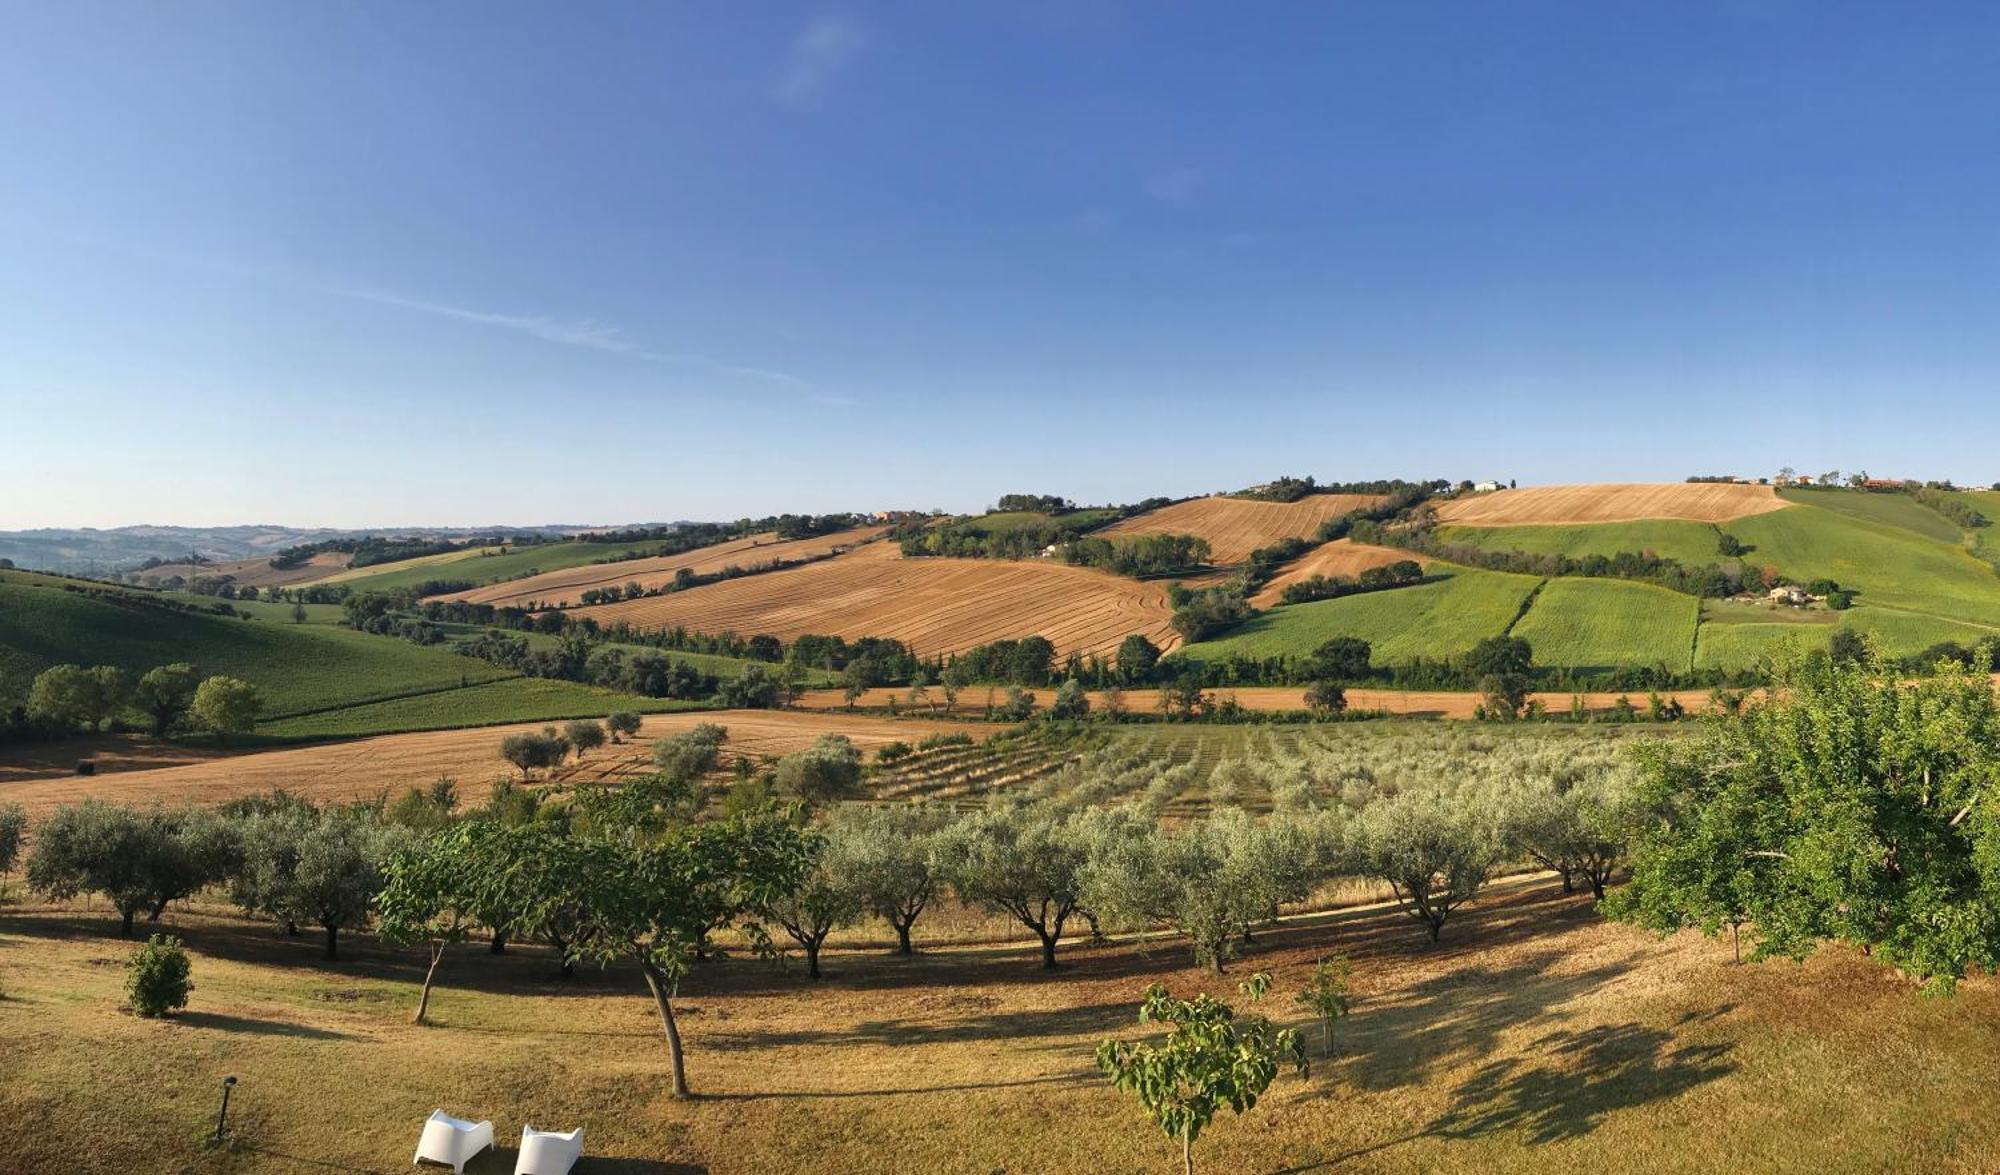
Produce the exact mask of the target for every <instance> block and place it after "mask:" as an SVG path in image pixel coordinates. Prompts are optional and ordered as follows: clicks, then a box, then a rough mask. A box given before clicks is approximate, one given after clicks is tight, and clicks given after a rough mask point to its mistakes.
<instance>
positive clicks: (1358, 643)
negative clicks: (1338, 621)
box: [1306, 636, 1375, 681]
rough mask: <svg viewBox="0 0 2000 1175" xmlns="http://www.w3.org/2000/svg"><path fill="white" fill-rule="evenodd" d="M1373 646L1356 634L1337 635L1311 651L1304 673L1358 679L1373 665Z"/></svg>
mask: <svg viewBox="0 0 2000 1175" xmlns="http://www.w3.org/2000/svg"><path fill="white" fill-rule="evenodd" d="M1374 656H1375V650H1374V648H1373V647H1372V646H1370V645H1369V643H1368V642H1367V641H1365V640H1362V639H1361V638H1360V637H1356V636H1338V637H1335V638H1333V639H1332V640H1330V641H1327V642H1325V643H1324V644H1322V645H1320V646H1319V647H1318V648H1316V649H1314V650H1313V651H1312V656H1311V657H1310V658H1308V659H1307V661H1306V675H1307V676H1308V677H1309V678H1311V679H1312V680H1314V681H1361V680H1364V679H1366V678H1367V676H1368V674H1369V672H1370V671H1371V669H1372V668H1373V666H1372V664H1371V663H1372V661H1373V659H1374Z"/></svg>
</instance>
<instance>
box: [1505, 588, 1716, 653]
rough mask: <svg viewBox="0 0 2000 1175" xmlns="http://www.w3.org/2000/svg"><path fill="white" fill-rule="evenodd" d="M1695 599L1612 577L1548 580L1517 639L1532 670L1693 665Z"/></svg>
mask: <svg viewBox="0 0 2000 1175" xmlns="http://www.w3.org/2000/svg"><path fill="white" fill-rule="evenodd" d="M1699 612H1700V604H1699V601H1697V600H1696V599H1695V598H1694V597H1693V596H1688V595H1683V594H1681V593H1679V592H1672V591H1668V590H1667V589H1665V588H1660V587H1654V586H1652V585H1651V584H1644V583H1632V582H1628V581H1626V580H1617V579H1552V580H1550V581H1549V582H1548V583H1546V584H1544V585H1543V586H1542V590H1541V591H1540V592H1539V593H1537V594H1536V596H1535V602H1534V604H1533V605H1532V606H1531V607H1530V608H1529V609H1528V612H1527V615H1525V616H1523V617H1521V620H1520V622H1519V623H1517V624H1516V625H1514V629H1513V634H1512V635H1514V636H1517V637H1520V638H1522V639H1523V640H1525V641H1527V642H1528V644H1529V645H1531V646H1533V648H1534V650H1535V663H1536V664H1537V665H1547V666H1561V667H1564V668H1570V669H1584V670H1595V669H1613V668H1617V667H1619V666H1622V665H1665V666H1666V667H1667V668H1669V669H1672V670H1674V671H1675V672H1686V671H1687V670H1688V669H1689V668H1690V667H1691V666H1692V664H1693V661H1694V636H1695V622H1696V618H1697V616H1698V615H1699Z"/></svg>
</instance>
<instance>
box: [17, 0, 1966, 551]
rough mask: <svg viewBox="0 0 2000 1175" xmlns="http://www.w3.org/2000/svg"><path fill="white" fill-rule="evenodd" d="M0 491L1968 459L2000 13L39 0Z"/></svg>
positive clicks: (706, 505) (706, 498) (728, 499)
mask: <svg viewBox="0 0 2000 1175" xmlns="http://www.w3.org/2000/svg"><path fill="white" fill-rule="evenodd" d="M0 110H4V111H5V115H4V117H0V422H4V423H0V445H4V451H0V527H25V526H37V525H118V524H124V523H137V522H156V523H183V524H190V525H201V524H220V523H233V522H250V521H263V522H285V523H294V524H330V525H351V526H387V525H395V524H417V523H434V524H468V525H470V524H479V523H496V522H512V523H533V522H546V521H575V522H584V521H593V522H611V521H628V520H653V519H666V518H680V517H704V518H705V517H734V516H738V515H743V514H756V513H764V512H768V511H773V510H782V509H814V510H829V509H842V508H880V507H892V506H906V507H930V506H943V507H948V508H958V509H969V508H976V507H978V506H980V505H982V504H984V503H987V502H989V501H991V500H992V499H993V498H994V497H995V496H996V495H998V494H1000V493H1002V492H1007V491H1014V490H1020V491H1034V492H1055V493H1062V494H1066V495H1069V496H1072V497H1075V498H1078V499H1083V500H1091V501H1101V500H1120V501H1122V500H1132V499H1136V498H1139V497H1143V496H1148V495H1152V494H1182V493H1196V492H1203V491H1207V490H1213V489H1225V488H1234V487H1237V486H1241V485H1244V484H1248V483H1250V482H1254V481H1258V480H1262V479H1263V478H1265V477H1268V476H1271V475H1274V474H1277V473H1281V472H1291V473H1308V472H1310V473H1313V474H1315V475H1318V476H1319V477H1321V478H1323V479H1326V478H1333V479H1350V478H1365V477H1377V476H1389V475H1407V476H1412V477H1415V476H1432V475H1438V476H1449V477H1453V478H1457V477H1487V476H1492V477H1502V478H1507V477H1512V478H1518V479H1520V480H1521V481H1523V482H1524V483H1525V482H1553V481H1568V480H1583V479H1593V480H1594V479H1634V480H1636V479H1650V478H1662V479H1677V478H1679V477H1682V476H1685V475H1686V474H1689V473H1694V472H1703V471H1736V472H1743V473H1766V472H1769V471H1771V470H1772V469H1775V468H1776V467H1777V466H1779V465H1783V464H1790V465H1796V466H1799V467H1800V468H1806V469H1812V470H1814V471H1817V470H1820V469H1824V468H1833V467H1838V468H1841V469H1847V470H1854V469H1862V468H1866V469H1868V470H1870V471H1872V472H1874V473H1876V474H1894V475H1918V476H1952V477H1957V478H1959V479H1962V480H1978V481H1980V482H1987V481H1992V480H1994V479H1995V478H2000V409H1996V403H2000V331H1996V330H1995V329H1994V324H1995V323H1996V321H2000V211H1996V210H2000V115H1996V111H2000V9H1995V8H1993V7H1992V6H1989V5H1964V6H1953V5H1942V4H1940V5H1927V6H1923V7H1921V8H1906V7H1902V6H1891V5H1879V4H1852V5H1848V4H1806V3H1797V4H1793V3H1755V2H1747V3H1730V4H1713V5H1710V4H1698V3H1685V4H1671V5H1650V6H1638V5H1607V4H1602V3H1588V2H1579V3H1572V4H1537V3H1521V4H1504V5H1503V4H1473V3H1464V4H1422V5H1418V4H1378V3H1366V4H1362V3H1356V4H1287V5H1255V6H1247V7H1246V6H1243V5H1225V4H1213V5H1191V4H1172V3H1146V4H1141V3H1131V4H1120V3H1109V2H1106V3H1055V2H1034V0H1030V2H1028V3H1023V4H1015V5H994V6H976V5H970V4H965V5H959V4H942V5H941V4H922V3H907V4H865V3H858V4H849V5H841V6H831V7H829V6H823V5H817V4H813V5H797V6H795V5H789V4H780V3H769V4H755V5H703V6H695V5H668V4H651V3H648V4H633V5H629V6H627V5H601V4H600V5H554V4H525V3H480V4H472V3H463V4H423V5H413V4H402V3H373V4H371V3H342V4H337V5H336V4H323V5H308V4H304V3H298V4H290V3H287V4H265V3H250V2H243V3H228V4H214V3H189V4H176V5H149V4H138V3H133V4H117V5H111V4H98V3H89V2H75V3H65V4H42V5H19V6H15V7H13V8H11V9H10V10H9V13H8V17H7V28H6V35H5V36H4V37H0Z"/></svg>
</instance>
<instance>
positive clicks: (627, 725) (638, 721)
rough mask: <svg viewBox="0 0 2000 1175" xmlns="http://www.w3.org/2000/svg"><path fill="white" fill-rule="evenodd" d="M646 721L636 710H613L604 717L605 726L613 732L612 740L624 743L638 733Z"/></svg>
mask: <svg viewBox="0 0 2000 1175" xmlns="http://www.w3.org/2000/svg"><path fill="white" fill-rule="evenodd" d="M644 721H645V720H644V719H642V718H640V717H639V715H638V713H637V712H636V711H632V710H613V711H612V712H611V713H610V714H609V715H608V716H607V717H606V718H605V719H604V728H605V729H606V730H608V731H610V732H611V741H612V742H614V743H622V742H624V741H625V740H626V739H628V738H631V737H632V736H633V735H636V734H638V733H639V727H640V726H641V725H642V724H643V723H644Z"/></svg>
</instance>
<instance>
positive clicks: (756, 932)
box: [515, 813, 811, 1098]
mask: <svg viewBox="0 0 2000 1175" xmlns="http://www.w3.org/2000/svg"><path fill="white" fill-rule="evenodd" d="M515 835H520V834H519V833H517V834H515ZM535 847H536V850H537V851H538V852H539V853H540V854H541V857H540V860H541V866H540V869H539V871H538V873H537V881H538V887H537V889H536V891H535V892H533V893H532V894H528V895H525V896H527V897H528V898H529V900H528V901H527V902H526V903H525V904H524V908H523V909H522V910H520V911H519V912H518V913H517V915H516V918H517V925H518V926H520V927H522V928H524V929H532V928H539V927H542V926H545V925H547V924H548V923H549V922H550V920H551V919H552V917H554V916H555V915H556V914H557V913H558V912H560V914H561V916H563V917H567V918H572V919H574V920H575V925H576V927H577V928H578V932H577V933H576V936H575V937H574V938H572V939H571V941H570V943H569V953H570V955H571V956H572V957H575V958H577V959H578V960H579V961H583V960H592V961H597V962H603V963H609V962H613V961H617V960H621V959H623V960H630V961H632V962H634V963H636V964H637V965H638V967H639V970H640V973H641V974H642V975H643V976H644V977H645V980H646V987H647V989H648V990H649V991H650V992H651V993H652V996H653V1002H654V1006H655V1007H656V1008H657V1009H658V1011H659V1014H660V1027H661V1030H662V1032H663V1033H664V1034H665V1036H666V1039H667V1053H668V1057H669V1060H670V1063H671V1066H672V1073H673V1093H674V1096H675V1097H681V1098H684V1097H687V1096H689V1092H688V1081H687V1066H686V1059H685V1056H684V1054H683V1050H682V1045H681V1036H680V1028H679V1025H678V1023H677V1022H676V1020H675V1017H674V1008H673V1000H674V997H675V995H676V993H677V992H678V990H679V984H680V981H681V980H682V979H683V978H685V977H686V975H687V974H688V972H689V971H690V970H691V969H692V968H693V966H694V963H695V959H696V957H697V954H698V952H699V951H700V949H701V944H702V943H703V942H704V941H705V940H706V938H707V936H708V935H709V934H710V933H711V932H712V931H713V930H714V929H715V928H716V926H717V925H718V922H720V923H721V924H735V925H738V926H739V927H740V928H741V929H742V930H743V932H744V933H745V935H746V936H747V937H748V938H749V939H750V940H751V942H752V943H753V944H755V945H757V946H759V948H760V949H766V950H767V949H768V944H769V935H768V933H766V932H765V930H764V927H763V924H762V922H761V921H760V920H759V915H760V914H761V912H762V911H764V910H767V909H769V908H770V906H771V905H772V904H773V903H774V902H775V901H777V900H778V899H779V898H780V897H781V896H782V895H785V894H788V893H791V892H793V891H794V890H795V889H796V888H797V887H798V885H799V882H800V880H801V879H802V878H803V877H804V875H805V873H806V870H807V869H808V868H809V867H810V864H811V857H810V853H809V849H808V840H807V837H806V834H805V830H803V829H800V828H798V827H796V826H795V825H794V824H793V823H792V822H791V821H789V820H787V819H785V818H783V817H782V816H779V815H776V814H771V813H750V814H744V815H739V816H731V817H726V818H723V819H720V820H710V821H701V822H680V823H675V824H673V825H670V826H668V827H666V828H662V829H658V830H653V829H649V828H633V829H620V828H618V827H616V826H614V825H609V824H608V822H607V825H606V826H603V827H599V828H597V829H595V830H593V831H592V832H590V833H588V834H580V835H572V836H568V837H563V838H559V839H555V838H551V839H546V840H544V841H543V842H542V843H539V844H537V845H536V846H535ZM515 859H518V856H516V857H515Z"/></svg>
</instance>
